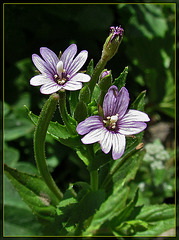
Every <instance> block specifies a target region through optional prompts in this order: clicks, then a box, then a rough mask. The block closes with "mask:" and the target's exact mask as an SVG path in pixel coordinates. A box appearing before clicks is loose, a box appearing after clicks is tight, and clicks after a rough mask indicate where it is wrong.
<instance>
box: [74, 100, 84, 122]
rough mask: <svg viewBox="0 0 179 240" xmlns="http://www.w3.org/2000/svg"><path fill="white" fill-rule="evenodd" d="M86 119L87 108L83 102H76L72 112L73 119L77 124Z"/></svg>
mask: <svg viewBox="0 0 179 240" xmlns="http://www.w3.org/2000/svg"><path fill="white" fill-rule="evenodd" d="M86 117H87V106H86V104H85V103H84V102H78V103H77V105H76V108H75V112H74V118H75V120H76V121H77V122H78V123H79V122H82V121H83V120H85V118H86Z"/></svg>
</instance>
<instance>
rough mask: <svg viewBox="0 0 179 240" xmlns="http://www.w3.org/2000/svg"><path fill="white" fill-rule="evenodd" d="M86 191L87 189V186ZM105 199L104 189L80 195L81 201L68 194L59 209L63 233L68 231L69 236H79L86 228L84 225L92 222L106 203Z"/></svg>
mask: <svg viewBox="0 0 179 240" xmlns="http://www.w3.org/2000/svg"><path fill="white" fill-rule="evenodd" d="M85 189H87V188H86V186H85ZM67 191H68V190H67ZM104 198H105V192H104V190H102V189H101V190H98V191H95V192H92V191H87V192H86V193H85V194H83V196H82V195H81V194H80V198H79V199H78V197H77V198H74V197H73V196H72V195H70V194H69V193H67V192H66V193H65V194H64V199H63V200H62V201H61V202H60V203H59V205H58V209H57V213H58V215H59V217H58V218H59V221H60V222H61V223H62V226H63V227H62V229H61V232H65V231H66V232H68V235H77V236H79V235H80V234H81V231H82V229H83V228H84V224H87V223H88V222H89V221H90V218H91V217H92V216H93V214H95V212H96V211H97V210H98V209H99V207H100V205H101V204H102V202H103V201H104ZM75 226H76V227H75ZM64 229H65V230H64Z"/></svg>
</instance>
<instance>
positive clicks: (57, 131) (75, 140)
mask: <svg viewBox="0 0 179 240" xmlns="http://www.w3.org/2000/svg"><path fill="white" fill-rule="evenodd" d="M25 107H26V106H25ZM26 109H27V112H28V116H29V117H30V119H31V120H32V122H33V123H34V124H35V125H36V124H37V121H38V116H37V115H35V114H33V113H32V112H31V111H30V110H29V109H28V108H27V107H26ZM47 133H48V134H49V135H50V136H52V137H53V138H54V139H55V140H57V141H59V142H60V143H62V144H64V145H66V146H68V147H71V148H77V147H79V146H81V145H82V143H81V140H80V139H81V137H80V136H78V135H75V136H71V135H70V134H69V132H68V131H67V128H66V126H64V125H61V124H59V123H58V122H52V121H51V122H50V124H49V127H48V131H47Z"/></svg>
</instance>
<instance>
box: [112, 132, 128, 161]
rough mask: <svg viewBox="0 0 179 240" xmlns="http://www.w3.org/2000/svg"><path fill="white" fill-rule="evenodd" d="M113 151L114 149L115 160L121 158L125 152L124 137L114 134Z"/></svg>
mask: <svg viewBox="0 0 179 240" xmlns="http://www.w3.org/2000/svg"><path fill="white" fill-rule="evenodd" d="M112 143H113V149H112V157H113V159H114V160H116V159H118V158H120V157H121V156H122V155H123V153H124V150H125V146H126V139H125V136H124V135H121V134H118V133H116V134H113V138H112Z"/></svg>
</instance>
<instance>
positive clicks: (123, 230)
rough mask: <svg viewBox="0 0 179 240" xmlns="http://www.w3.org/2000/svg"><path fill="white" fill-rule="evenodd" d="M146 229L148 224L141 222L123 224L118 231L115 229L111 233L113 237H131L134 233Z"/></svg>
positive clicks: (134, 221) (133, 221)
mask: <svg viewBox="0 0 179 240" xmlns="http://www.w3.org/2000/svg"><path fill="white" fill-rule="evenodd" d="M147 229H148V223H146V222H144V221H141V220H132V221H126V222H123V223H122V224H121V226H120V229H118V228H116V229H115V230H114V231H113V233H114V235H115V236H118V237H119V236H133V235H134V234H135V233H136V232H143V231H146V230H147Z"/></svg>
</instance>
